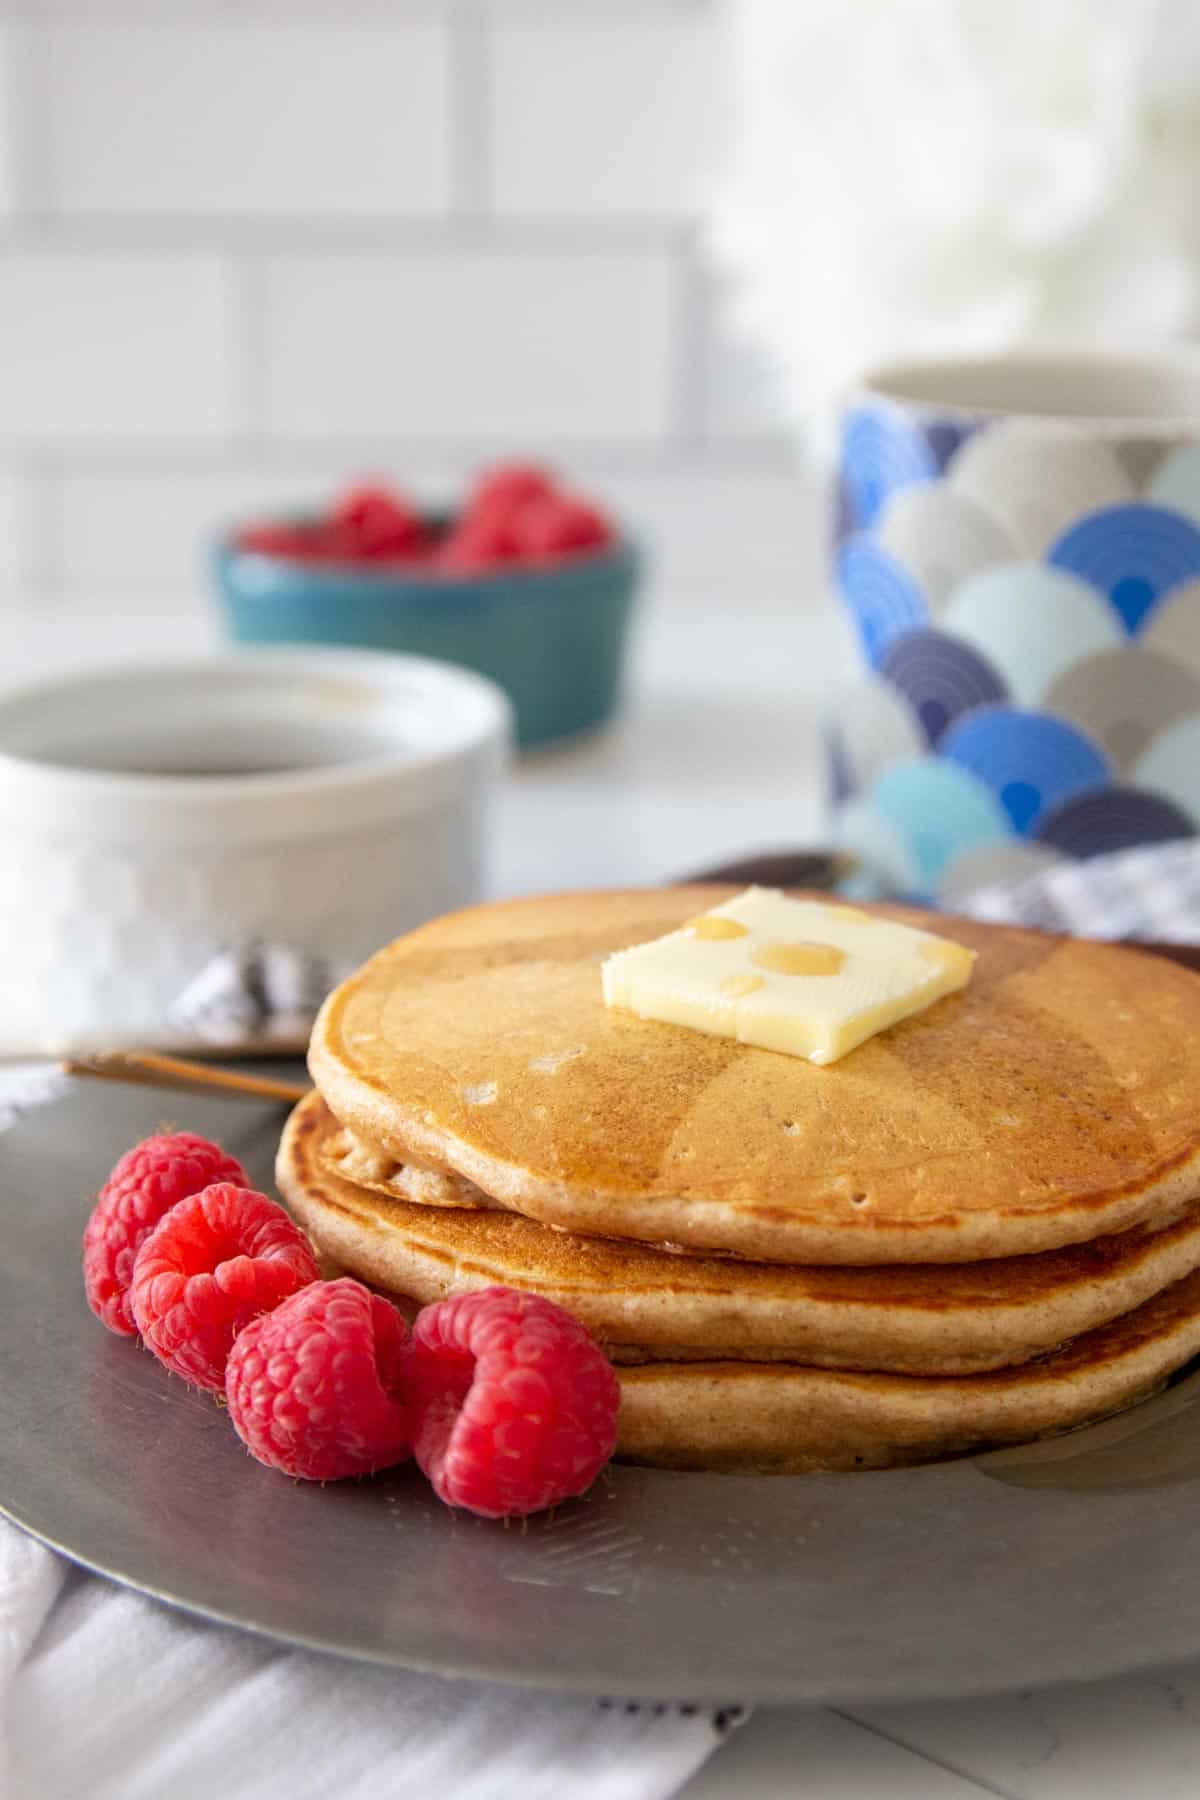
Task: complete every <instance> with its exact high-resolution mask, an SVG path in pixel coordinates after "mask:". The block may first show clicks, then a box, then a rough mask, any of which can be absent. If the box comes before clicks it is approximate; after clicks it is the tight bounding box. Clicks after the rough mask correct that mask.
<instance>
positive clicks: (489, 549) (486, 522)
mask: <svg viewBox="0 0 1200 1800" xmlns="http://www.w3.org/2000/svg"><path fill="white" fill-rule="evenodd" d="M518 554H519V552H518V548H517V542H516V539H515V537H514V536H513V528H512V521H511V520H510V519H509V518H507V517H506V516H504V515H503V514H499V513H496V514H487V513H485V514H482V515H472V514H471V513H466V514H464V516H463V517H462V518H461V519H460V520H459V521H458V523H457V524H456V525H454V526H453V527H452V529H451V530H450V532H449V533H448V535H447V536H446V537H445V538H443V540H442V543H441V546H440V548H439V550H438V559H437V560H438V563H439V565H440V566H441V567H442V568H443V569H447V570H450V571H452V572H455V573H457V574H460V575H468V574H473V573H475V572H477V571H483V570H486V569H491V568H493V567H495V565H496V564H497V563H508V562H512V560H513V558H514V557H515V556H517V555H518Z"/></svg>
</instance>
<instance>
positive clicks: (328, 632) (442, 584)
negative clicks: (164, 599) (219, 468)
mask: <svg viewBox="0 0 1200 1800" xmlns="http://www.w3.org/2000/svg"><path fill="white" fill-rule="evenodd" d="M638 569H639V555H638V551H637V548H636V547H635V546H634V545H633V544H632V543H630V542H629V541H628V540H621V541H619V542H618V543H617V544H616V545H615V546H614V547H613V548H611V549H607V550H602V551H598V552H596V553H595V554H585V555H580V556H576V557H571V558H568V559H564V560H563V561H562V562H559V563H555V564H553V565H552V566H549V567H546V568H523V569H520V570H517V571H511V572H510V571H509V570H503V571H500V572H497V573H495V574H484V575H467V576H460V575H442V576H438V577H432V576H426V575H422V574H421V573H420V572H419V571H416V570H411V571H410V570H407V569H400V570H397V569H395V568H389V569H385V570H381V571H380V572H379V573H375V572H374V571H370V570H363V569H360V568H356V567H351V566H349V565H334V564H324V565H322V564H312V563H299V562H294V561H290V560H287V559H285V558H283V557H276V556H270V555H265V554H263V553H261V552H259V551H251V550H241V549H239V548H238V547H237V545H236V543H235V542H234V541H233V538H232V536H226V537H225V538H224V539H223V540H222V541H221V542H220V543H219V544H218V546H217V549H216V555H215V574H216V584H217V589H218V592H219V594H220V597H221V601H222V605H223V608H224V614H225V621H226V624H227V627H228V630H229V632H230V635H231V636H232V638H233V640H234V642H235V643H238V644H344V645H352V646H354V647H355V648H358V649H364V650H397V651H403V652H405V653H406V654H410V655H414V656H431V657H435V658H437V659H438V660H439V661H441V662H448V663H457V664H458V665H459V667H460V668H464V669H474V670H475V671H476V672H477V673H478V674H480V675H488V676H490V677H491V679H492V680H493V681H495V682H497V683H499V685H500V686H501V687H502V688H504V689H505V691H506V692H507V693H508V695H509V697H510V698H511V700H512V703H513V707H514V710H515V713H516V729H517V742H518V743H519V744H520V745H521V746H522V747H523V748H528V747H530V746H532V745H535V744H548V743H551V742H554V741H555V740H557V739H560V738H568V737H575V736H577V735H578V734H579V733H581V732H585V731H592V730H595V729H596V728H597V727H598V726H600V725H603V724H604V723H605V721H606V720H607V719H609V718H610V717H611V715H612V713H613V711H614V709H615V707H616V705H617V702H618V699H619V696H620V689H621V681H622V675H623V671H624V666H625V660H626V647H627V643H628V638H629V621H630V617H631V614H632V611H633V603H634V597H635V593H636V589H637V580H638Z"/></svg>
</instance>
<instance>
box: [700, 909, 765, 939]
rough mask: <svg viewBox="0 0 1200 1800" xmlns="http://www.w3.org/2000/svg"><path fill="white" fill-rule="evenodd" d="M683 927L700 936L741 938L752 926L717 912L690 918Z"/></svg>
mask: <svg viewBox="0 0 1200 1800" xmlns="http://www.w3.org/2000/svg"><path fill="white" fill-rule="evenodd" d="M683 929H684V930H685V931H690V932H691V934H692V936H693V937H698V938H740V937H745V936H746V935H747V933H748V931H749V929H750V928H749V926H747V925H741V924H739V923H738V921H737V920H736V919H722V918H718V917H717V915H716V914H715V913H701V914H700V915H699V917H698V918H695V919H689V920H688V922H687V924H686V925H685V926H684V928H683Z"/></svg>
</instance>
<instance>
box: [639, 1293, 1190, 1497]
mask: <svg viewBox="0 0 1200 1800" xmlns="http://www.w3.org/2000/svg"><path fill="white" fill-rule="evenodd" d="M1198 1353H1200V1272H1197V1273H1195V1274H1192V1275H1188V1276H1186V1277H1185V1278H1184V1280H1182V1281H1179V1282H1176V1283H1175V1285H1174V1286H1173V1287H1169V1288H1167V1289H1165V1291H1164V1292H1163V1293H1161V1294H1156V1295H1155V1297H1154V1298H1153V1299H1152V1300H1148V1301H1146V1303H1145V1305H1143V1306H1139V1307H1138V1308H1137V1309H1136V1311H1134V1312H1131V1313H1126V1314H1125V1315H1124V1316H1123V1317H1122V1318H1119V1319H1114V1320H1113V1321H1112V1323H1111V1324H1109V1325H1104V1326H1101V1328H1100V1329H1099V1330H1098V1331H1092V1332H1088V1333H1087V1334H1086V1335H1085V1336H1084V1337H1079V1338H1076V1339H1075V1340H1074V1341H1073V1342H1072V1343H1070V1344H1068V1345H1066V1346H1064V1348H1063V1349H1061V1350H1059V1351H1057V1352H1056V1353H1055V1354H1054V1355H1052V1356H1047V1357H1045V1358H1043V1359H1042V1360H1041V1361H1039V1362H1033V1363H1026V1364H1024V1365H1023V1366H1021V1367H1020V1368H1013V1369H999V1370H995V1371H993V1372H992V1373H991V1374H986V1375H967V1376H963V1377H961V1378H959V1379H955V1378H953V1377H947V1376H926V1377H924V1378H922V1377H921V1376H904V1375H855V1374H849V1373H846V1372H844V1371H835V1370H830V1369H797V1368H792V1367H789V1366H786V1365H779V1364H776V1365H773V1366H770V1367H764V1366H763V1365H761V1364H747V1363H731V1362H724V1363H702V1364H696V1363H692V1364H690V1365H680V1364H652V1365H647V1366H645V1367H642V1368H635V1369H618V1371H617V1373H618V1376H619V1378H620V1382H621V1414H620V1429H619V1437H618V1444H617V1450H618V1454H619V1455H620V1456H623V1457H625V1458H627V1459H629V1460H631V1461H634V1462H644V1463H653V1464H656V1465H658V1466H660V1467H665V1468H673V1469H723V1470H730V1471H734V1470H737V1471H743V1472H748V1471H761V1472H764V1473H778V1474H806V1473H810V1472H813V1471H816V1470H838V1469H840V1470H851V1469H886V1468H898V1467H901V1466H903V1465H905V1464H911V1463H921V1462H934V1461H937V1460H938V1459H939V1458H943V1457H948V1456H960V1455H963V1454H964V1453H966V1452H968V1451H977V1450H983V1449H989V1448H996V1447H998V1446H999V1445H1002V1444H1025V1443H1029V1442H1030V1441H1031V1440H1032V1439H1034V1438H1040V1437H1048V1436H1051V1435H1053V1434H1055V1433H1058V1432H1062V1431H1066V1430H1069V1429H1071V1428H1073V1427H1075V1426H1077V1425H1085V1424H1089V1423H1091V1422H1092V1421H1093V1420H1096V1419H1101V1418H1104V1417H1106V1416H1107V1415H1108V1414H1109V1413H1113V1412H1118V1411H1119V1410H1120V1409H1121V1408H1123V1407H1126V1406H1130V1405H1132V1404H1133V1403H1134V1402H1135V1401H1137V1400H1144V1399H1146V1398H1148V1397H1149V1395H1151V1394H1153V1393H1155V1392H1157V1390H1158V1389H1159V1388H1161V1387H1164V1386H1165V1385H1166V1383H1167V1382H1168V1381H1169V1380H1170V1379H1171V1376H1172V1375H1173V1374H1175V1373H1176V1372H1177V1371H1179V1370H1180V1369H1182V1368H1183V1367H1184V1366H1185V1365H1186V1364H1187V1363H1188V1362H1189V1361H1190V1360H1191V1359H1192V1358H1193V1357H1194V1356H1196V1355H1197V1354H1198Z"/></svg>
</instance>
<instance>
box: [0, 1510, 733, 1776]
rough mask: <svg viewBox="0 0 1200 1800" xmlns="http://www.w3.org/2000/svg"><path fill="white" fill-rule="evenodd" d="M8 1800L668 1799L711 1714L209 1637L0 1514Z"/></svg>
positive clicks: (2, 1742)
mask: <svg viewBox="0 0 1200 1800" xmlns="http://www.w3.org/2000/svg"><path fill="white" fill-rule="evenodd" d="M0 1721H2V1731H0V1757H2V1760H0V1793H3V1794H4V1795H5V1797H6V1800H76V1797H78V1800H163V1796H164V1795H169V1796H170V1800H213V1796H220V1800H243V1797H246V1800H249V1797H251V1796H253V1800H262V1797H264V1796H273V1795H277V1794H278V1795H281V1796H282V1795H286V1796H287V1800H359V1796H361V1797H362V1800H368V1797H370V1800H435V1797H436V1800H518V1797H519V1800H566V1797H570V1796H575V1795H579V1796H587V1800H665V1796H667V1795H671V1794H674V1793H676V1792H677V1791H678V1789H679V1788H680V1787H681V1786H682V1784H683V1782H684V1781H686V1779H687V1777H688V1776H689V1775H690V1774H691V1773H692V1772H693V1770H695V1769H696V1768H698V1767H699V1765H700V1764H701V1763H702V1762H703V1761H704V1760H705V1758H706V1757H707V1756H708V1754H709V1752H710V1751H711V1750H712V1749H713V1748H714V1747H715V1746H716V1745H717V1744H718V1743H719V1742H720V1737H721V1731H720V1728H719V1726H718V1724H717V1723H716V1722H715V1721H714V1718H713V1716H712V1714H710V1713H706V1712H703V1711H696V1712H693V1713H691V1714H687V1713H684V1712H682V1711H681V1710H680V1709H679V1708H677V1707H667V1708H662V1709H656V1708H653V1707H649V1708H640V1709H635V1710H632V1711H627V1710H626V1709H625V1708H624V1707H623V1706H621V1705H620V1704H615V1705H610V1706H601V1705H597V1704H595V1703H594V1702H591V1701H584V1700H574V1699H560V1698H558V1697H557V1696H555V1695H551V1694H533V1693H524V1692H517V1691H515V1690H513V1689H511V1688H500V1687H490V1686H487V1687H485V1686H480V1685H477V1684H475V1683H463V1684H459V1683H455V1682H448V1681H439V1680H437V1679H435V1678H434V1677H432V1676H425V1675H409V1674H405V1673H397V1672H394V1671H392V1670H385V1669H372V1668H366V1667H363V1666H362V1665H361V1664H356V1663H350V1662H344V1661H341V1660H339V1659H336V1658H333V1657H324V1656H317V1655H313V1654H311V1653H309V1652H307V1651H299V1650H285V1649H281V1648H280V1647H279V1646H277V1645H275V1644H271V1643H268V1642H266V1641H264V1640H263V1639H260V1638H253V1637H250V1636H248V1635H247V1634H245V1633H242V1632H234V1631H230V1630H228V1629H225V1628H223V1627H218V1626H214V1625H205V1624H202V1623H200V1622H198V1621H196V1620H194V1619H190V1618H188V1617H186V1616H185V1615H184V1614H182V1613H177V1612H173V1611H171V1610H170V1609H169V1608H167V1607H165V1606H161V1605H158V1604H157V1603H155V1602H154V1601H151V1600H146V1599H143V1598H142V1597H141V1596H140V1595H138V1594H134V1593H130V1592H128V1591H127V1590H125V1589H123V1588H118V1587H114V1586H112V1585H110V1584H109V1583H108V1582H105V1581H100V1580H98V1579H97V1578H96V1577H94V1576H91V1575H85V1574H83V1572H82V1571H79V1570H71V1569H70V1568H69V1566H68V1564H67V1563H65V1562H64V1561H63V1560H62V1559H61V1558H60V1557H58V1556H56V1555H54V1553H53V1552H52V1551H50V1550H47V1549H46V1548H45V1547H44V1546H43V1545H41V1544H38V1543H35V1542H34V1540H33V1539H32V1538H29V1537H26V1536H25V1535H24V1534H23V1533H22V1532H20V1531H18V1530H17V1529H16V1527H15V1526H12V1525H9V1524H7V1523H6V1522H5V1521H3V1520H0Z"/></svg>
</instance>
